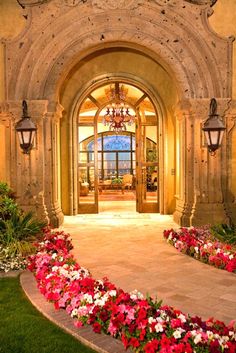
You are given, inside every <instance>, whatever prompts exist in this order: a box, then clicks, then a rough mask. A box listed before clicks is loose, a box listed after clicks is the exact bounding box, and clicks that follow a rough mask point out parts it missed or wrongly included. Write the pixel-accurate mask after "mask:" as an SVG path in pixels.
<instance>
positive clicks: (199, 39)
mask: <svg viewBox="0 0 236 353" xmlns="http://www.w3.org/2000/svg"><path fill="white" fill-rule="evenodd" d="M23 3H24V4H25V6H26V10H27V16H28V18H29V21H28V26H27V27H26V29H25V31H24V32H23V33H21V35H20V36H18V37H17V38H16V39H15V40H13V41H12V42H9V43H6V58H7V67H6V69H7V91H8V101H7V104H8V105H6V108H4V109H5V110H6V112H5V114H6V115H7V116H8V119H9V121H10V124H11V138H12V141H13V144H12V147H11V148H12V151H11V170H12V174H13V175H17V178H15V177H12V185H13V187H14V188H15V189H16V190H17V192H18V191H19V194H20V202H21V204H22V205H24V206H25V207H34V206H35V204H36V205H37V207H38V212H39V213H41V214H42V215H43V216H44V217H48V218H49V219H50V220H51V223H53V224H54V225H58V224H59V223H61V222H62V219H63V214H62V212H61V207H60V204H61V200H60V179H59V178H58V175H59V173H58V170H59V167H60V166H59V161H60V155H59V148H58V146H59V140H60V138H59V132H60V118H61V117H62V112H63V109H65V106H64V104H63V103H62V101H61V100H60V94H61V92H62V90H63V87H64V86H63V84H64V83H65V82H67V80H68V79H69V78H70V74H71V73H72V72H73V68H76V67H77V66H78V65H81V64H83V63H84V61H85V59H86V58H87V57H88V55H93V54H92V53H94V52H97V51H98V50H100V49H101V48H103V49H106V48H111V47H113V48H116V47H126V48H128V49H132V50H133V51H135V50H138V51H139V50H141V51H142V52H143V54H144V55H145V56H146V57H149V58H151V60H153V61H155V62H156V63H158V65H159V66H160V67H162V68H163V71H165V72H166V73H167V76H169V77H171V78H172V84H173V85H172V86H170V89H171V87H173V86H175V87H176V92H177V96H178V101H179V102H177V101H175V100H174V101H175V102H174V101H173V106H172V108H171V109H172V114H171V115H172V119H174V120H175V123H176V129H175V134H176V141H177V144H176V147H175V148H176V151H177V156H178V157H177V159H178V160H179V162H178V166H177V169H176V171H173V173H176V197H177V206H176V212H175V219H176V221H178V222H179V223H180V224H183V225H189V224H202V223H205V220H206V218H207V220H208V221H209V217H211V219H213V218H214V217H215V219H216V220H218V221H220V220H226V221H227V220H228V219H229V216H230V212H232V207H233V199H232V197H231V196H229V195H230V192H229V187H230V186H229V182H228V176H227V173H226V175H224V176H222V174H221V173H219V170H220V172H221V170H222V166H225V165H227V163H228V160H227V157H226V153H225V150H224V149H223V150H222V153H219V154H218V155H217V158H216V160H214V161H212V160H209V158H208V155H207V151H206V148H205V147H204V145H203V144H201V129H200V124H201V122H202V120H204V119H205V117H206V116H207V113H208V106H209V99H210V98H211V97H213V96H214V97H216V98H217V99H218V102H219V108H220V113H221V114H223V113H225V112H227V114H228V115H227V116H228V117H229V118H227V119H230V118H231V114H232V112H231V110H230V109H231V108H230V105H229V104H230V101H231V80H232V63H231V54H232V53H231V52H232V39H228V40H226V39H224V38H220V37H218V36H217V35H216V34H215V33H214V32H212V31H211V29H210V28H209V25H208V16H209V15H210V14H211V9H210V5H212V2H211V1H210V0H209V1H184V0H177V1H175V3H174V4H167V3H166V1H164V0H154V1H152V2H150V1H148V0H142V1H139V2H137V1H133V0H130V1H128V2H124V1H118V2H116V5H115V6H114V2H111V1H103V0H99V1H98V0H96V1H95V0H91V1H87V2H84V3H80V2H79V1H74V2H70V1H66V0H64V1H63V2H58V1H57V0H48V1H29V0H28V1H24V2H23ZM192 23H194V24H195V26H192ZM141 48H142V49H141ZM16 52H17V53H18V55H17V56H16V55H15V53H16ZM22 99H27V100H28V102H29V110H30V112H31V115H32V116H33V117H34V119H35V120H36V122H37V124H38V140H37V148H36V150H34V151H32V154H31V157H30V159H29V160H25V158H24V157H23V156H22V155H21V154H20V153H19V151H18V149H17V144H16V143H15V131H14V121H15V120H17V119H18V117H19V116H20V115H21V100H22ZM10 112H11V113H12V115H11V114H10ZM66 113H67V110H66V109H65V114H66ZM226 144H228V136H226V137H225V143H224V145H226ZM66 153H67V152H65V154H66ZM227 170H228V169H227ZM202 171H203V172H202ZM22 175H23V177H22ZM25 176H26V177H25ZM222 177H224V183H223V184H222ZM209 178H210V179H209ZM209 180H214V187H215V190H217V193H216V192H215V190H213V189H212V188H211V186H210V183H209ZM206 185H207V186H206ZM226 206H227V207H226ZM212 211H214V217H213V218H212V216H211V214H212Z"/></svg>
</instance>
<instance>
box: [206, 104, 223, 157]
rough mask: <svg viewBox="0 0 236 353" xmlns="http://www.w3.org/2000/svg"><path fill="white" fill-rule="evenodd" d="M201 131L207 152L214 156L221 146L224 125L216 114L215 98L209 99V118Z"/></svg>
mask: <svg viewBox="0 0 236 353" xmlns="http://www.w3.org/2000/svg"><path fill="white" fill-rule="evenodd" d="M202 130H203V131H204V134H205V137H206V141H207V147H208V151H209V152H210V153H211V154H212V155H214V154H215V151H216V150H217V149H218V148H219V147H220V145H221V142H222V138H223V135H224V131H225V126H224V123H223V121H222V119H221V117H220V116H219V115H218V114H217V102H216V99H215V98H212V99H211V103H210V113H209V117H208V119H207V120H206V121H205V122H204V124H203V128H202Z"/></svg>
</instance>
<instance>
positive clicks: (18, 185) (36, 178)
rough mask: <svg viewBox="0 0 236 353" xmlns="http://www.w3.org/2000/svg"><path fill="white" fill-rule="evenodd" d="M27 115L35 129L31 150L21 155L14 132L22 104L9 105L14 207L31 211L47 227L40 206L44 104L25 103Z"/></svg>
mask: <svg viewBox="0 0 236 353" xmlns="http://www.w3.org/2000/svg"><path fill="white" fill-rule="evenodd" d="M27 103H28V113H29V116H30V117H31V118H32V120H33V121H34V123H35V124H36V126H37V133H36V137H35V141H34V147H33V149H32V150H31V152H30V154H29V155H26V154H23V152H22V150H21V148H20V144H19V141H18V136H17V133H16V130H15V126H16V123H17V122H18V121H19V120H20V119H21V117H22V101H9V102H8V104H9V111H10V112H11V114H12V117H11V119H12V127H11V154H10V155H11V178H10V179H11V182H10V185H11V187H12V189H13V190H14V191H15V192H16V196H17V203H18V204H19V205H20V206H21V207H22V208H23V209H24V210H25V211H29V210H33V211H35V212H36V214H37V216H38V217H39V218H41V219H44V220H46V221H47V222H48V223H49V217H48V212H47V209H46V205H45V202H44V178H45V174H44V155H43V154H42V146H43V143H44V142H43V136H42V132H43V119H42V117H43V114H44V113H45V111H46V108H47V101H42V100H40V101H27Z"/></svg>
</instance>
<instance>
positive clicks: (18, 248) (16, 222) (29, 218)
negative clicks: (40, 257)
mask: <svg viewBox="0 0 236 353" xmlns="http://www.w3.org/2000/svg"><path fill="white" fill-rule="evenodd" d="M45 225H46V223H45V222H43V221H40V220H37V219H35V218H34V215H33V212H28V213H26V214H24V213H22V214H20V213H18V211H17V210H16V211H15V212H12V214H11V218H9V219H6V220H0V244H2V245H3V246H4V247H7V248H8V249H9V253H10V254H12V255H17V254H20V255H27V254H29V253H31V252H32V249H33V247H32V245H31V243H32V241H33V240H34V239H35V236H36V235H40V233H41V234H42V228H43V227H45Z"/></svg>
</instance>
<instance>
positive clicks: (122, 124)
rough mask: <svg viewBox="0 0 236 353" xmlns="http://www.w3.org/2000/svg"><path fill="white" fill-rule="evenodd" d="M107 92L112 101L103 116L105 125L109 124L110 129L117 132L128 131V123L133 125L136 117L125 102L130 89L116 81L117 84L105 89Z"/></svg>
mask: <svg viewBox="0 0 236 353" xmlns="http://www.w3.org/2000/svg"><path fill="white" fill-rule="evenodd" d="M105 93H106V96H107V98H108V100H109V102H110V103H109V105H108V106H107V107H106V113H105V115H104V116H103V123H104V125H105V126H109V131H114V132H116V133H118V132H121V131H126V130H127V126H126V124H128V125H132V124H133V123H134V119H135V116H134V115H132V114H131V113H130V108H129V106H128V105H127V104H126V102H125V100H126V96H127V93H128V89H125V88H124V85H121V86H120V85H119V83H118V82H116V83H115V86H110V88H109V89H108V90H105Z"/></svg>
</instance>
